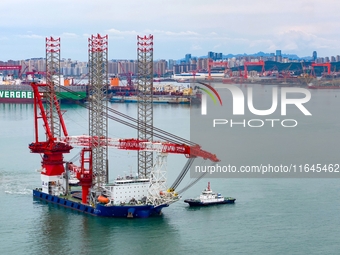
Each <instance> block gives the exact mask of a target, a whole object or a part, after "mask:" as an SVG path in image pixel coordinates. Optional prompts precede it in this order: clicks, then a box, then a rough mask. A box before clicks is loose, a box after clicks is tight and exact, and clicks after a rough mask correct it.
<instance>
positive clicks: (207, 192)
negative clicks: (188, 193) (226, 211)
mask: <svg viewBox="0 0 340 255" xmlns="http://www.w3.org/2000/svg"><path fill="white" fill-rule="evenodd" d="M235 200H236V199H235V198H232V197H223V196H222V195H221V194H220V193H215V192H213V191H212V190H211V189H210V182H208V187H207V188H205V189H204V190H203V191H202V194H201V195H200V197H199V198H196V199H185V200H184V202H185V203H188V204H189V206H208V205H216V204H233V203H234V202H235Z"/></svg>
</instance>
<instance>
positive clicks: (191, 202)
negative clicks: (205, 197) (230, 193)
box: [184, 198, 236, 206]
mask: <svg viewBox="0 0 340 255" xmlns="http://www.w3.org/2000/svg"><path fill="white" fill-rule="evenodd" d="M235 200H236V199H235V198H225V199H224V200H223V201H216V202H205V203H204V202H201V201H200V200H197V199H185V200H184V202H185V203H188V204H189V206H209V205H219V204H234V203H235Z"/></svg>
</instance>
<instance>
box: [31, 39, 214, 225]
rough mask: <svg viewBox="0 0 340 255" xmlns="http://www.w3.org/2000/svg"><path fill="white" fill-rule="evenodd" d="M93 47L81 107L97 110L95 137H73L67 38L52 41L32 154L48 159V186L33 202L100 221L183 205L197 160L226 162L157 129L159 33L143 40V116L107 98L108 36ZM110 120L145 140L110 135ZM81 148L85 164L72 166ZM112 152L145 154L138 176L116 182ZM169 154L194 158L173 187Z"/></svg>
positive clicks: (44, 178) (37, 101)
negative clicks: (65, 94)
mask: <svg viewBox="0 0 340 255" xmlns="http://www.w3.org/2000/svg"><path fill="white" fill-rule="evenodd" d="M88 43H89V49H88V54H89V101H88V104H82V103H78V104H79V105H82V106H84V107H86V108H87V109H88V111H89V134H88V135H81V136H70V135H69V134H68V132H67V128H66V125H65V122H64V120H63V113H62V110H61V108H60V105H59V102H58V99H57V97H56V92H58V90H59V89H60V78H59V77H60V75H59V74H60V38H52V37H50V38H46V84H37V83H32V84H31V86H32V88H33V91H34V125H35V141H34V142H32V143H31V144H30V145H29V149H30V151H31V152H32V153H39V154H41V155H42V161H41V175H40V176H41V182H42V186H41V187H38V188H36V189H34V190H33V197H34V198H35V199H39V200H44V201H47V202H50V203H54V204H58V205H60V206H63V207H66V208H70V209H73V210H76V211H80V212H83V213H87V214H91V215H95V216H104V217H127V218H135V217H136V218H144V217H149V216H151V215H159V214H160V213H161V210H162V208H164V207H167V206H169V205H170V204H172V203H174V202H176V201H178V200H179V199H180V194H181V193H182V192H184V191H185V190H186V189H188V188H189V187H191V186H192V185H193V184H195V183H196V182H197V181H198V180H199V178H198V179H196V180H194V181H193V182H192V183H191V184H189V185H188V186H186V187H185V188H183V189H182V190H180V191H176V188H177V187H178V185H179V184H180V182H181V181H182V180H183V178H184V176H185V175H186V173H187V172H188V170H189V168H190V166H191V165H192V163H193V161H194V159H195V158H196V157H202V158H204V159H209V160H211V161H212V162H217V161H219V160H218V158H217V157H216V156H215V155H214V154H212V153H209V152H207V151H204V150H202V149H201V147H200V146H199V145H198V144H195V143H193V142H191V141H188V140H186V139H183V138H180V137H178V136H175V135H173V134H171V133H168V132H166V131H163V130H161V129H158V128H156V127H154V126H153V102H152V101H153V96H152V91H153V75H152V70H153V36H152V35H149V36H138V37H137V47H138V50H137V52H138V54H137V55H138V56H137V58H138V81H137V91H138V113H137V119H134V118H132V117H130V116H127V115H125V114H123V113H120V112H118V111H115V110H113V109H112V108H110V107H109V106H108V101H107V100H105V97H106V92H107V89H108V84H109V83H108V70H107V69H108V68H107V67H108V36H107V35H105V36H101V35H99V34H97V35H92V36H91V38H89V39H88ZM41 87H43V91H44V93H41V90H42V89H41ZM70 93H72V91H70ZM108 119H112V120H114V121H116V122H120V123H123V124H125V125H127V126H129V127H132V128H135V129H137V138H132V139H113V138H109V137H108ZM40 122H42V126H43V127H44V129H45V134H46V136H44V138H43V140H42V141H41V140H40V139H39V126H40ZM154 138H158V139H160V140H159V141H155V140H154ZM76 146H77V147H81V148H82V149H81V153H80V163H79V164H74V163H73V162H66V161H64V154H65V153H69V152H70V151H71V150H72V149H73V147H76ZM110 147H113V148H117V149H123V150H134V151H137V152H138V173H137V174H136V175H135V176H132V175H130V176H123V177H118V178H116V179H115V180H114V182H112V183H109V176H108V173H109V162H108V149H109V148H110ZM168 153H176V154H183V155H185V156H186V157H187V158H188V161H187V163H186V164H185V166H184V167H183V169H182V170H181V171H180V173H179V175H178V177H177V179H176V180H175V181H174V183H173V184H172V185H171V186H167V183H166V182H167V179H166V172H167V169H166V158H167V154H168ZM155 155H156V157H155V159H154V156H155Z"/></svg>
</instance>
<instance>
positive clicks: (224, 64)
mask: <svg viewBox="0 0 340 255" xmlns="http://www.w3.org/2000/svg"><path fill="white" fill-rule="evenodd" d="M213 66H224V67H225V69H226V70H227V69H228V68H229V67H228V62H225V61H223V62H216V61H213V60H212V59H209V60H208V79H209V80H211V79H212V77H211V67H213Z"/></svg>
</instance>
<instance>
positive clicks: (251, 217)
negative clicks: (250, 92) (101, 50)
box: [0, 86, 340, 255]
mask: <svg viewBox="0 0 340 255" xmlns="http://www.w3.org/2000/svg"><path fill="white" fill-rule="evenodd" d="M270 88H271V87H266V86H256V90H257V92H258V93H262V92H264V91H266V90H269V89H270ZM311 93H312V99H314V100H315V101H314V100H313V101H312V102H316V101H317V102H322V103H324V104H325V107H327V104H328V102H329V98H331V97H332V98H335V97H336V98H337V99H340V94H339V93H340V91H338V90H336V91H334V90H332V91H326V90H323V91H322V93H321V91H315V92H311ZM109 105H110V107H111V108H114V109H115V110H118V111H120V112H122V113H125V114H128V115H130V116H133V117H135V116H136V113H137V105H136V104H133V103H124V104H117V103H109ZM196 107H198V108H199V107H200V106H196V105H191V106H190V105H186V104H183V105H172V104H155V105H154V125H155V126H156V127H158V128H161V129H164V130H166V131H168V132H170V133H174V134H176V135H178V136H181V137H184V138H187V139H189V137H190V127H189V123H190V120H189V116H190V111H191V110H192V109H193V108H195V109H197V108H196ZM62 109H63V110H66V113H65V114H64V119H65V122H66V125H67V128H68V131H69V134H70V135H80V134H86V133H87V132H88V131H87V129H88V128H87V127H88V125H87V118H88V112H87V110H86V109H84V108H81V107H80V106H77V105H62ZM329 114H332V112H331V111H330V112H327V111H325V112H324V118H323V123H320V126H319V127H318V129H319V136H320V137H324V138H327V139H330V138H333V139H339V124H340V123H339V121H337V122H336V121H335V124H334V125H333V124H332V125H327V120H329V119H334V118H338V117H337V116H333V115H329ZM0 122H1V125H0V136H1V143H0V151H1V154H0V160H1V166H0V201H1V206H0V215H1V218H0V236H1V240H2V251H3V253H4V254H9V255H12V254H13V255H14V254H32V255H33V254H94V253H102V254H114V253H117V252H119V253H125V254H188V253H189V252H195V253H196V254H225V253H227V251H228V253H230V254H337V253H338V251H339V249H340V244H339V242H338V240H339V238H340V232H339V231H338V227H337V226H338V225H339V224H340V218H339V217H338V216H337V215H338V212H339V210H340V198H339V194H338V193H339V190H340V179H339V178H336V179H335V178H334V179H331V178H329V179H316V178H315V179H314V178H311V179H303V178H302V179H294V178H290V179H286V178H282V179H279V178H277V179H275V178H272V179H255V178H254V179H252V178H233V179H228V178H215V179H209V178H203V179H202V180H200V181H199V182H198V183H197V184H196V185H194V186H193V187H192V188H190V189H189V190H187V191H186V192H185V193H184V195H183V199H182V200H181V201H179V202H177V203H174V204H173V205H171V206H169V207H168V208H164V209H163V215H162V216H160V217H153V218H148V219H141V220H139V219H132V220H129V219H110V218H99V217H93V216H91V215H85V214H81V213H77V212H74V211H71V210H68V209H65V208H62V207H59V206H56V205H49V204H46V203H44V202H39V201H34V200H33V198H32V190H33V189H35V188H36V187H39V186H40V185H41V181H40V177H39V175H40V173H38V172H37V170H38V169H39V167H40V161H41V158H40V156H39V155H36V154H31V153H30V152H29V149H28V144H30V143H31V142H32V141H33V139H34V127H33V124H34V123H33V104H0ZM312 128H313V129H315V128H316V127H312ZM42 132H43V131H42ZM299 132H301V136H306V139H313V137H311V136H308V133H307V134H306V130H299ZM136 133H137V131H135V130H133V129H129V128H127V127H125V126H123V125H120V124H117V123H115V122H110V123H109V136H110V137H115V138H132V137H136ZM203 135H206V136H208V137H209V134H207V133H205V134H204V133H203ZM222 139H224V140H225V141H226V143H228V139H229V137H227V136H226V137H223V138H222ZM275 139H277V143H278V144H280V143H281V142H282V141H281V140H280V139H282V138H281V137H280V136H276V137H275ZM282 144H284V145H283V146H287V148H286V150H289V144H285V143H282ZM240 148H241V145H240ZM327 149H330V148H324V147H322V148H314V150H313V154H312V155H310V157H311V158H318V157H322V155H323V153H326V152H325V151H327ZM332 149H333V148H332ZM77 152H79V150H77V149H74V150H72V152H71V153H70V154H66V155H65V159H67V160H70V159H71V158H73V156H75V154H76V153H77ZM215 153H216V154H217V155H219V154H221V153H223V152H219V151H217V152H215ZM300 153H301V155H305V153H311V152H310V151H308V152H304V151H301V152H300ZM239 154H242V155H243V157H246V158H247V162H253V161H258V158H259V157H260V156H261V153H260V152H258V151H255V152H254V151H249V150H248V149H247V147H246V146H242V151H241V152H240V153H239ZM109 155H110V156H109V160H110V163H109V167H110V172H109V179H110V180H113V179H114V178H116V177H117V176H118V175H123V174H125V173H126V174H130V173H134V172H135V171H134V170H135V169H136V164H137V158H136V153H135V152H128V151H120V150H115V149H110V152H109ZM185 162H186V159H185V157H184V156H183V155H169V156H168V182H169V183H168V184H171V182H173V181H174V179H175V178H176V177H177V175H178V174H179V172H180V171H181V169H182V167H183V165H184V164H185ZM281 163H282V164H286V165H288V163H291V162H290V159H289V158H282V159H281ZM329 163H339V162H329ZM188 175H189V174H188ZM207 181H210V182H211V183H212V185H213V187H214V190H216V191H218V192H221V194H223V195H224V196H231V197H234V198H236V199H237V200H236V202H235V204H227V205H223V206H211V207H202V208H201V207H199V208H190V207H189V206H188V205H187V204H185V203H184V202H183V200H184V199H185V198H191V197H197V196H198V195H199V194H200V193H201V191H202V190H203V189H204V188H205V187H206V183H207ZM189 182H190V179H189V176H187V177H186V178H185V179H184V181H183V182H182V185H181V186H185V185H186V184H188V183H189ZM180 188H181V187H180Z"/></svg>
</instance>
